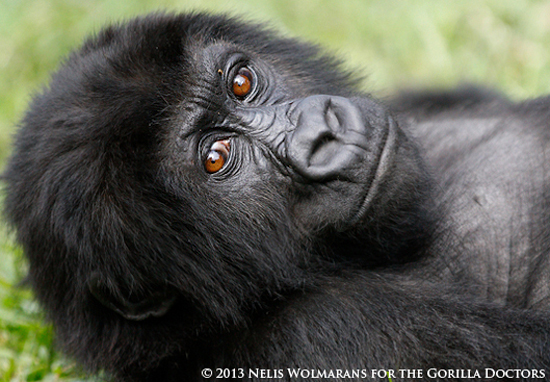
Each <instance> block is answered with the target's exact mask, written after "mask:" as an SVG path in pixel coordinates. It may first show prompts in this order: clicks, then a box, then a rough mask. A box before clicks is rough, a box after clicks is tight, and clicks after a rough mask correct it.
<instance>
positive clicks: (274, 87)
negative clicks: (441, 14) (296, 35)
mask: <svg viewBox="0 0 550 382" xmlns="http://www.w3.org/2000/svg"><path fill="white" fill-rule="evenodd" d="M357 84H358V80H357V76H356V75H354V74H353V73H349V72H347V71H346V70H343V69H342V67H341V64H340V63H339V62H338V61H337V60H335V59H334V58H331V57H330V56H328V55H326V54H324V53H322V52H321V50H320V49H319V48H317V47H315V46H312V45H309V44H307V43H303V42H300V41H298V40H295V39H292V38H282V37H279V36H278V35H277V34H276V33H274V32H272V31H270V30H267V29H265V28H263V27H261V26H258V25H252V24H247V23H245V22H243V21H242V20H240V19H237V18H231V17H226V16H216V15H208V14H198V13H193V14H182V15H173V14H152V15H148V16H144V17H140V18H136V19H134V20H131V21H129V22H126V23H122V24H115V25H112V26H109V27H107V28H105V29H104V30H102V31H101V32H100V33H98V34H97V35H96V36H94V37H91V38H90V39H88V40H86V41H85V42H84V44H83V45H82V46H81V47H80V48H79V49H78V50H77V51H76V52H74V53H73V54H71V55H70V56H69V57H68V58H67V59H66V61H65V62H64V63H63V64H62V65H61V67H60V68H59V70H58V71H57V72H56V73H55V74H54V75H53V77H52V79H51V82H50V84H49V86H47V87H46V88H44V89H43V90H42V91H41V92H40V93H39V94H37V95H36V96H35V97H34V99H33V101H32V103H31V105H30V107H29V109H28V111H27V113H26V115H25V116H24V118H23V120H22V123H21V128H20V130H19V132H18V134H17V136H16V139H15V148H14V152H13V155H12V157H11V159H10V161H9V164H8V167H7V169H6V171H5V174H4V176H5V181H6V198H5V213H6V216H7V217H8V219H9V221H10V223H11V224H12V225H13V227H14V228H15V230H16V231H17V239H18V242H19V243H20V244H21V246H22V248H23V250H24V253H25V255H26V257H27V258H28V261H29V263H30V268H29V275H28V280H29V283H30V285H31V286H32V288H33V290H34V292H35V293H36V296H37V298H38V300H39V301H40V303H41V304H42V306H43V307H44V309H45V311H46V312H47V313H48V317H49V319H50V320H51V321H52V322H53V324H54V326H55V328H56V333H57V338H58V341H59V345H60V347H61V348H62V349H63V351H65V352H66V354H68V355H70V356H71V357H74V358H75V359H76V360H78V361H79V362H80V363H82V364H83V365H84V366H85V367H86V368H87V369H88V370H90V371H91V372H95V371H98V370H104V371H106V372H107V373H108V374H109V375H112V376H113V378H115V380H118V381H202V380H208V379H209V378H211V379H233V380H244V381H248V380H258V381H260V380H283V381H288V380H291V379H292V380H311V379H319V378H321V379H322V380H333V381H337V380H345V381H348V380H384V381H386V380H388V379H392V380H400V381H406V380H416V379H420V378H422V379H427V380H467V379H468V378H471V377H473V376H475V377H477V379H478V380H481V379H486V380H489V379H493V378H496V379H506V378H510V379H514V380H544V379H549V375H550V374H549V373H548V372H547V368H549V367H550V317H549V316H548V308H549V307H550V283H549V274H550V259H549V257H548V254H549V253H550V171H547V167H548V166H547V164H546V158H547V157H550V122H549V121H550V98H540V99H534V100H530V101H525V102H520V103H514V102H511V101H509V100H508V99H506V98H505V97H503V96H500V95H499V94H496V93H493V92H491V91H489V90H485V89H482V88H476V87H472V86H470V87H468V86H465V87H462V88H459V89H457V90H454V91H441V92H431V91H424V92H414V91H411V92H404V93H401V94H400V95H398V96H396V97H395V98H394V99H392V100H385V101H380V100H376V99H375V98H374V97H372V96H371V95H369V94H366V93H365V92H363V91H361V90H360V89H359V88H358V85H357ZM384 370H388V371H390V372H388V373H384V372H382V373H380V371H384ZM430 370H431V372H429V371H430ZM411 371H412V373H411ZM292 373H294V374H292ZM296 373H297V374H296ZM476 373H477V374H476ZM490 373H492V374H490Z"/></svg>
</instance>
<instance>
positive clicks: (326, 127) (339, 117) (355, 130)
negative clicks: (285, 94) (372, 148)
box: [285, 95, 368, 182]
mask: <svg viewBox="0 0 550 382" xmlns="http://www.w3.org/2000/svg"><path fill="white" fill-rule="evenodd" d="M290 120H292V121H293V122H294V123H295V128H294V130H293V131H291V132H290V133H289V135H288V136H287V139H286V140H285V146H286V155H287V159H288V161H289V162H290V164H291V165H292V166H293V168H294V169H295V170H296V171H297V172H298V173H299V174H300V175H302V176H303V177H305V178H306V179H309V180H312V181H316V182H321V181H329V180H333V179H342V180H343V178H345V177H346V173H348V172H349V171H350V170H351V169H354V168H355V169H356V168H357V167H358V166H359V165H360V163H361V162H362V158H364V156H365V152H366V151H367V150H368V140H367V134H366V128H367V126H365V122H364V119H363V117H362V115H361V112H360V111H359V108H358V107H357V106H356V105H354V104H353V103H352V101H350V100H349V99H347V98H343V97H336V96H326V95H318V96H311V97H307V98H304V99H302V100H301V101H298V103H297V104H296V105H295V107H294V108H293V110H292V112H291V116H290Z"/></svg>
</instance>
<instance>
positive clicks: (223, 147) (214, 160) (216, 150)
mask: <svg viewBox="0 0 550 382" xmlns="http://www.w3.org/2000/svg"><path fill="white" fill-rule="evenodd" d="M229 148H230V144H229V140H228V139H225V140H223V141H216V142H214V144H213V145H212V147H210V151H209V152H208V155H207V156H206V161H205V162H204V168H205V169H206V172H208V173H210V174H213V173H215V172H218V171H220V170H221V169H222V168H223V166H224V165H225V162H227V158H229Z"/></svg>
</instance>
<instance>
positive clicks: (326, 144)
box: [308, 132, 339, 166]
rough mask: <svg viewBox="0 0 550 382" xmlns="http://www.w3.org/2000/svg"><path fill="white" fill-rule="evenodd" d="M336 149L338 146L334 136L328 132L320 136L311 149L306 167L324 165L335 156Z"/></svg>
mask: <svg viewBox="0 0 550 382" xmlns="http://www.w3.org/2000/svg"><path fill="white" fill-rule="evenodd" d="M338 149H339V144H338V142H337V140H336V137H334V135H332V134H331V133H329V132H326V133H324V134H322V135H320V136H319V138H318V139H316V140H315V142H314V144H313V146H312V148H311V153H310V156H309V161H308V162H309V163H308V165H309V166H322V165H326V164H327V163H328V162H329V161H330V160H331V159H332V158H333V157H334V155H336V153H337V151H338Z"/></svg>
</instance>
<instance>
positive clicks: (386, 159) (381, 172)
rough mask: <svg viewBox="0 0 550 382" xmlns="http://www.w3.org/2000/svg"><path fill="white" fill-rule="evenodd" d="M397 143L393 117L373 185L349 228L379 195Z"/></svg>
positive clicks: (371, 184)
mask: <svg viewBox="0 0 550 382" xmlns="http://www.w3.org/2000/svg"><path fill="white" fill-rule="evenodd" d="M396 141H397V126H396V123H395V121H394V119H393V118H392V117H391V116H388V129H387V132H386V135H385V136H384V139H383V143H382V146H383V149H382V152H381V153H380V155H379V157H378V164H377V165H376V171H375V173H374V176H373V178H372V181H371V183H370V184H369V186H368V187H367V192H366V193H365V197H364V198H363V202H362V203H361V206H360V207H359V209H358V210H357V212H356V213H355V215H354V216H353V217H352V218H351V219H350V221H349V226H353V225H355V224H356V223H357V222H359V221H360V220H361V219H363V217H364V216H365V215H366V213H367V211H368V209H369V207H370V205H371V204H372V201H373V199H374V198H375V197H376V194H377V193H378V188H379V186H380V183H381V182H382V180H383V178H384V177H385V175H386V174H387V172H388V171H387V170H388V168H389V167H390V166H391V163H392V159H393V156H394V152H395V145H396Z"/></svg>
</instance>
